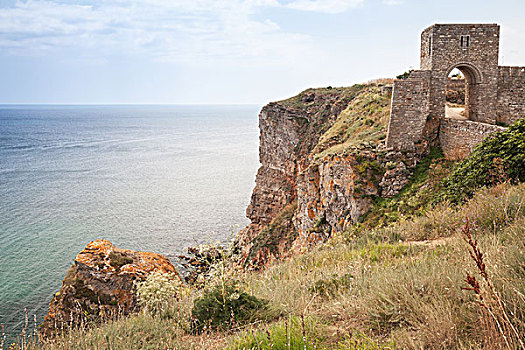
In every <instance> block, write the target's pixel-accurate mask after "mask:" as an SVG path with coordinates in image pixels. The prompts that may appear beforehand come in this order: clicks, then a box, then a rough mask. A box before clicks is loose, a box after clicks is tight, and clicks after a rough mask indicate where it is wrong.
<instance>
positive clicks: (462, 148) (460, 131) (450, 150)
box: [439, 118, 505, 159]
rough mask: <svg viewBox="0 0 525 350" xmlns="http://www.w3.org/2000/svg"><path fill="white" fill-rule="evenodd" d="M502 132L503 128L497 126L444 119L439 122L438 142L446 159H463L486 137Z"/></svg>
mask: <svg viewBox="0 0 525 350" xmlns="http://www.w3.org/2000/svg"><path fill="white" fill-rule="evenodd" d="M504 130H505V128H504V127H501V126H497V125H491V124H485V123H477V122H473V121H471V120H457V119H451V118H444V119H443V120H442V121H441V126H440V132H439V142H440V144H441V148H442V149H443V153H444V154H445V157H446V158H448V159H463V158H465V157H467V156H468V155H469V154H470V152H472V150H473V149H474V147H475V146H476V145H477V144H478V143H480V142H481V141H483V139H484V138H485V137H487V135H490V134H492V133H494V132H499V131H504Z"/></svg>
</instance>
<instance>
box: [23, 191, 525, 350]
mask: <svg viewBox="0 0 525 350" xmlns="http://www.w3.org/2000/svg"><path fill="white" fill-rule="evenodd" d="M467 218H468V220H469V221H468V222H469V224H468V234H470V235H471V236H472V237H473V238H474V239H475V240H476V241H477V245H476V249H479V250H480V251H481V252H482V253H483V256H482V259H483V261H482V263H483V264H484V266H486V271H485V272H483V271H480V270H479V268H478V267H477V263H479V261H478V262H476V261H475V260H474V259H473V258H472V257H471V256H470V254H469V244H468V243H467V242H466V241H465V239H466V238H467V236H466V234H465V232H464V231H465V228H466V227H467V226H466V222H467V221H466V220H467ZM427 238H433V239H434V240H432V241H421V240H422V239H427ZM524 238H525V185H523V184H521V185H510V184H508V183H504V184H501V185H498V186H496V187H493V188H489V189H484V190H481V191H480V192H478V193H477V194H476V195H475V196H474V197H473V198H472V199H470V200H469V201H468V202H466V203H465V204H464V205H463V206H461V207H458V208H456V209H451V208H450V207H448V206H447V205H445V204H443V205H438V206H437V207H436V208H434V209H433V210H431V211H429V212H427V213H426V214H425V215H424V216H420V217H417V218H415V219H413V220H407V221H401V222H398V223H396V224H394V225H390V226H387V227H383V228H377V229H375V230H371V231H369V232H368V233H367V234H366V235H361V236H359V237H355V236H352V234H351V233H347V234H341V235H340V236H338V237H335V238H334V239H332V240H331V241H329V243H327V244H325V245H324V246H321V247H319V248H317V249H314V250H313V251H310V252H307V253H305V254H303V255H299V256H295V257H294V258H292V259H290V260H289V261H287V262H284V263H282V264H280V265H276V266H273V267H271V268H270V269H268V270H267V271H264V272H260V273H241V272H238V273H235V272H233V271H232V270H230V269H228V268H227V264H228V262H227V261H224V262H223V263H222V264H221V265H220V266H219V268H218V269H217V278H216V279H215V280H214V281H212V282H210V283H215V284H218V285H219V286H220V285H221V284H224V283H225V281H231V280H237V281H239V282H241V283H242V290H243V291H245V292H246V293H248V294H250V295H254V296H255V297H257V298H259V299H264V300H267V301H268V302H269V306H268V312H267V313H266V315H265V316H263V317H262V318H261V319H259V320H258V321H255V320H254V321H253V322H252V323H250V324H248V325H244V326H236V325H232V328H233V329H232V330H221V331H215V330H211V331H209V332H208V331H207V332H204V333H202V334H194V333H192V331H191V324H190V323H191V322H190V313H191V308H192V306H193V301H194V300H195V298H197V297H199V296H200V295H202V294H203V293H204V292H203V291H191V292H190V293H185V294H184V296H182V295H179V297H178V298H173V299H170V300H169V302H168V303H167V304H166V306H165V310H167V311H169V312H167V313H160V314H159V313H153V312H151V311H143V312H141V313H139V314H137V315H134V316H131V317H127V318H123V319H120V320H117V321H111V320H110V321H107V322H106V323H105V324H104V325H103V326H101V327H99V328H90V327H85V329H81V330H73V331H71V332H69V333H67V334H66V335H62V336H59V337H58V338H57V339H56V340H54V341H51V342H49V343H47V344H45V345H41V346H38V347H33V346H29V347H28V348H31V349H93V348H95V349H132V348H133V349H135V348H136V349H138V348H144V349H167V348H169V349H191V348H195V349H221V348H228V349H243V348H245V349H249V348H253V349H270V348H274V349H287V348H292V349H304V344H305V343H306V345H307V348H309V349H310V348H311V349H313V348H314V346H315V348H316V349H422V348H425V349H478V348H480V347H482V348H483V347H484V348H490V349H497V348H499V347H500V346H503V345H504V344H505V340H504V337H503V336H506V337H507V341H509V342H513V344H514V345H512V344H511V345H512V346H517V338H516V337H515V336H513V330H512V327H514V329H515V330H516V331H517V332H519V333H518V334H525V326H524V323H523V322H524V320H525V298H523V295H525V284H524V283H523V280H524V277H525V269H524V266H525V254H523V252H525V240H524ZM471 249H472V248H471ZM485 273H486V276H487V279H486V280H485V279H484V277H483V276H484V274H485ZM467 276H473V278H475V281H476V283H479V290H477V291H474V290H468V288H472V287H471V286H470V285H469V284H468V283H467V281H466V279H467ZM471 281H472V280H471ZM488 282H489V283H490V285H489V283H488ZM471 283H472V282H471ZM476 293H479V294H476ZM480 297H482V298H483V299H482V303H483V305H480ZM219 302H220V301H219ZM500 305H502V307H501V306H500ZM491 314H492V315H493V316H494V317H492V316H491ZM505 317H507V318H508V321H507V320H506V319H505ZM498 324H499V326H498ZM499 327H501V331H500V330H498V329H499ZM270 342H271V344H272V346H271V347H270V345H269V344H270ZM288 342H289V343H290V347H287V344H288Z"/></svg>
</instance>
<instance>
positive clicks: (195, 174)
mask: <svg viewBox="0 0 525 350" xmlns="http://www.w3.org/2000/svg"><path fill="white" fill-rule="evenodd" d="M259 109H260V106H252V105H249V106H248V105H103V106H98V105H85V106H73V105H67V106H66V105H0V323H3V324H5V331H6V333H7V334H8V335H10V336H12V335H16V334H17V333H19V332H21V330H22V328H23V327H24V323H25V312H26V311H25V310H27V314H28V316H29V324H30V325H29V327H30V329H33V325H32V324H33V315H36V317H37V322H41V321H42V320H43V317H44V315H45V314H46V313H47V308H48V304H49V301H50V300H51V297H52V296H53V294H54V293H55V292H56V291H57V290H58V289H59V288H60V286H61V282H62V279H63V278H64V276H65V274H66V271H67V269H68V268H69V267H70V266H71V264H72V263H73V260H74V258H75V256H76V255H77V254H78V252H80V251H81V250H82V249H83V248H84V247H85V246H86V244H88V243H89V242H90V241H92V240H95V239H100V238H104V239H108V240H110V241H111V242H112V243H113V244H115V245H116V246H118V247H121V248H127V249H133V250H139V251H153V252H157V253H161V254H163V255H165V256H166V257H168V258H170V260H172V261H173V262H175V257H176V256H177V255H179V254H181V253H185V252H186V250H187V248H188V247H189V246H193V245H196V244H207V243H211V244H216V243H219V244H225V243H227V242H229V241H230V240H231V238H232V237H233V235H234V234H235V233H236V232H237V231H238V230H239V228H242V227H243V226H245V225H246V224H247V223H248V220H247V219H246V214H245V211H246V207H247V205H248V203H249V200H250V195H251V191H252V189H253V187H254V180H255V174H256V171H257V168H258V166H259V162H258V156H257V154H258V127H257V124H258V120H257V115H258V111H259Z"/></svg>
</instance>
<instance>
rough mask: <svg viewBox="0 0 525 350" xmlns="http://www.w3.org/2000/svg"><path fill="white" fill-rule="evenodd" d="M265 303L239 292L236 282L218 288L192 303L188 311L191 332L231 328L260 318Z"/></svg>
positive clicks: (263, 312)
mask: <svg viewBox="0 0 525 350" xmlns="http://www.w3.org/2000/svg"><path fill="white" fill-rule="evenodd" d="M267 305H268V301H266V300H263V299H258V298H256V297H255V296H253V295H250V294H248V293H246V292H244V291H242V290H241V289H240V287H239V285H238V283H235V282H227V283H225V284H222V285H217V286H215V288H213V289H212V290H210V291H207V292H205V293H204V295H203V296H202V297H201V298H198V299H196V300H195V303H194V304H193V309H192V310H191V318H192V330H193V332H195V333H201V332H202V331H204V330H205V329H213V330H216V329H219V330H226V329H231V328H232V327H234V326H238V325H242V324H246V323H248V322H251V321H253V320H255V319H258V318H262V317H264V315H265V311H266V310H267Z"/></svg>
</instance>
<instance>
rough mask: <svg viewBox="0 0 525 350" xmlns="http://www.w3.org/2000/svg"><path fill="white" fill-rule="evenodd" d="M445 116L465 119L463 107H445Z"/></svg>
mask: <svg viewBox="0 0 525 350" xmlns="http://www.w3.org/2000/svg"><path fill="white" fill-rule="evenodd" d="M445 117H447V118H452V119H458V120H467V118H466V117H465V108H464V107H451V106H446V107H445Z"/></svg>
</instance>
